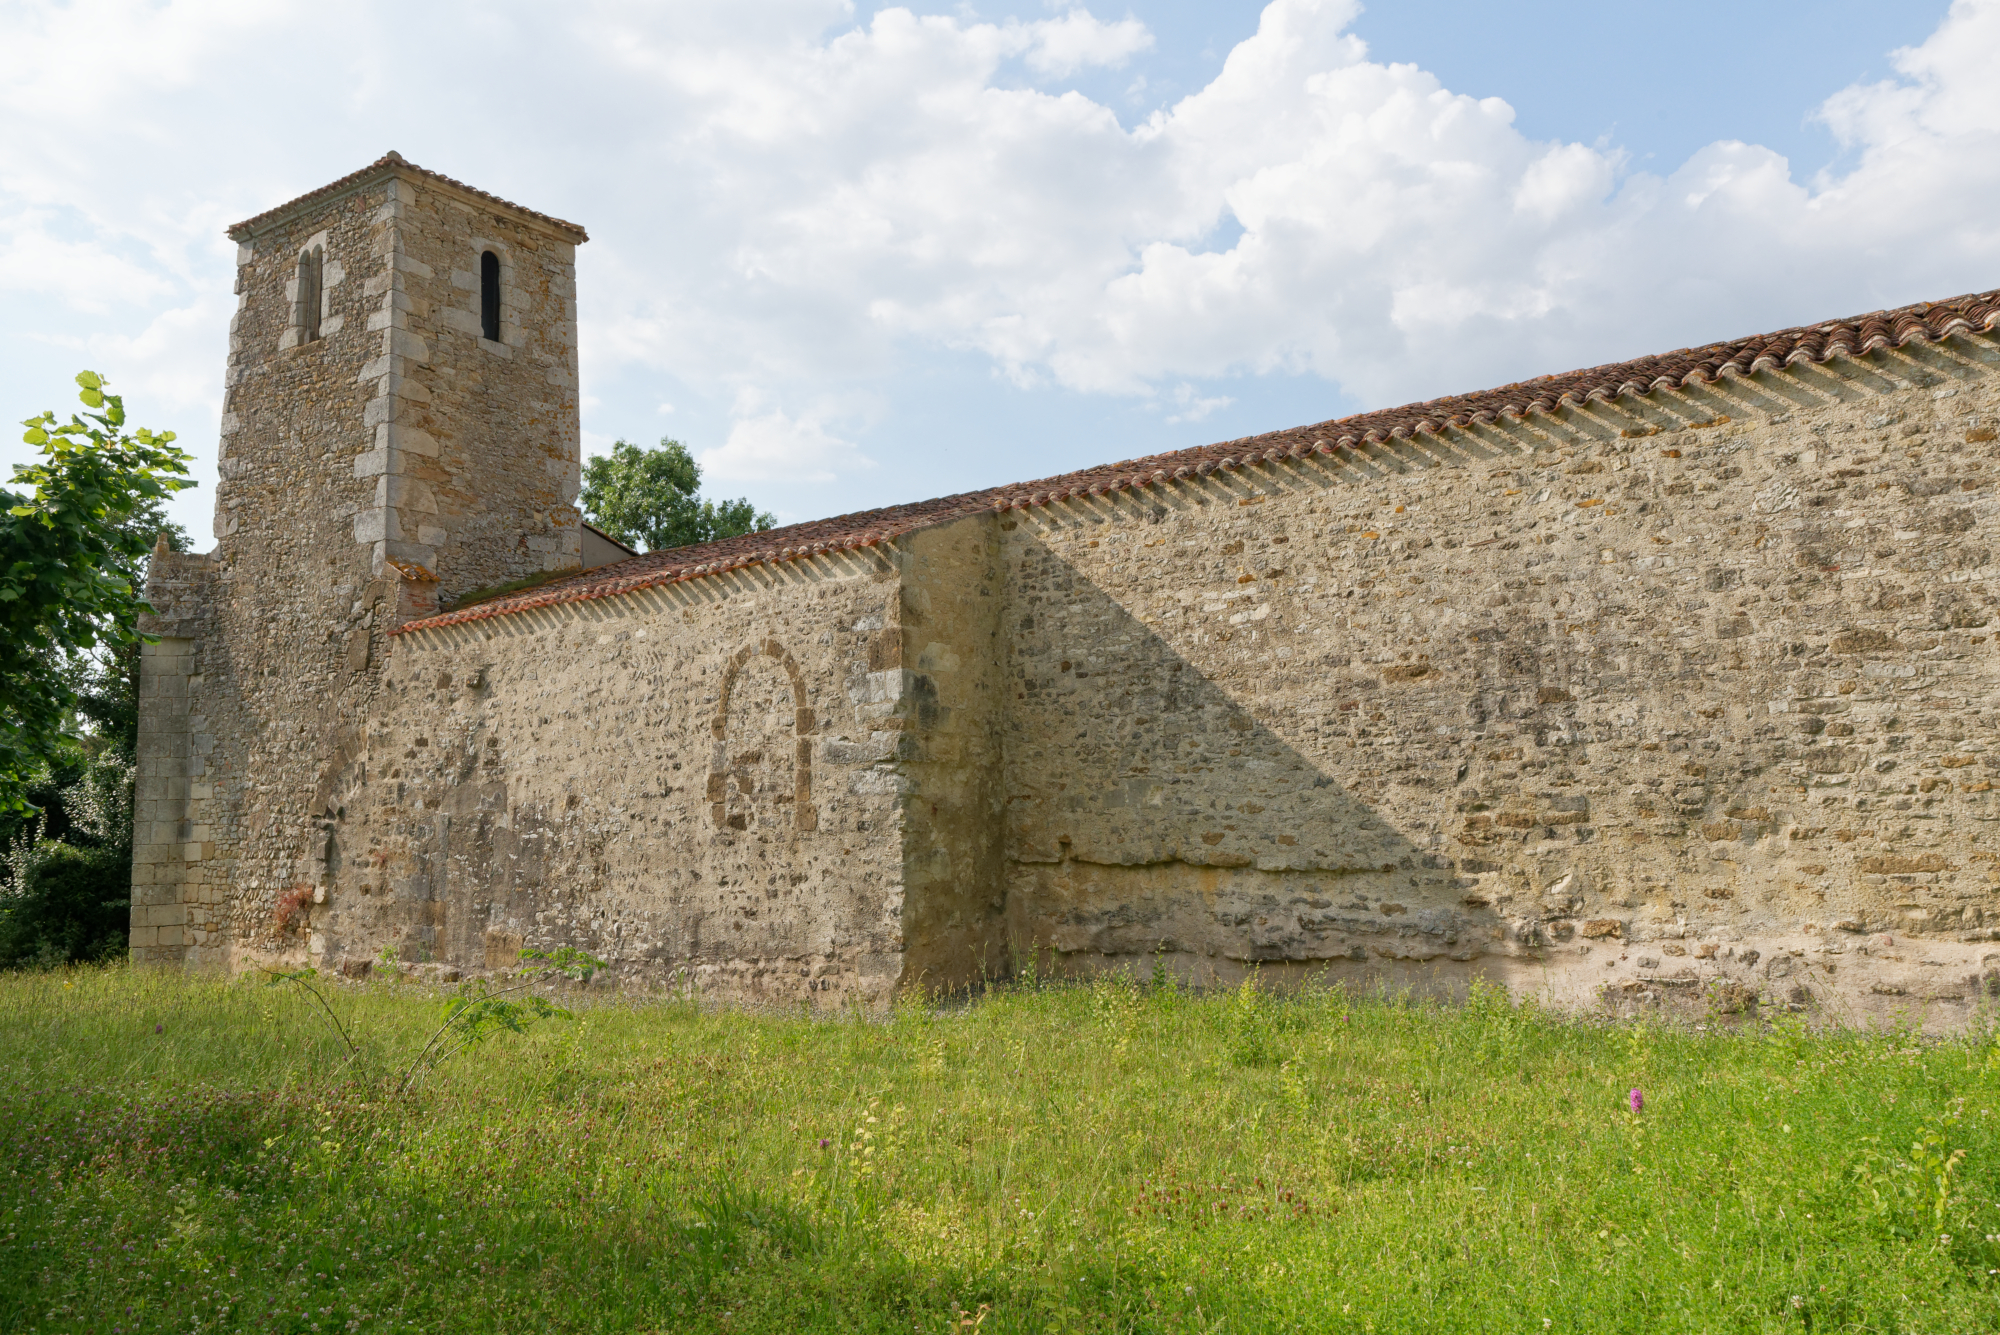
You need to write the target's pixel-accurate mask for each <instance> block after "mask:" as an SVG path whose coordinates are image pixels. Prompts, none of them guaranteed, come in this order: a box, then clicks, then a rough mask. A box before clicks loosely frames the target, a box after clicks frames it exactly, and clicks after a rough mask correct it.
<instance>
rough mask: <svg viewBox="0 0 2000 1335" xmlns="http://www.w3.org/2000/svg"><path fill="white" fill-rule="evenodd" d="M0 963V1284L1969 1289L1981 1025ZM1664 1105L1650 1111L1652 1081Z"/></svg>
mask: <svg viewBox="0 0 2000 1335" xmlns="http://www.w3.org/2000/svg"><path fill="white" fill-rule="evenodd" d="M563 1003H564V1004H565V1005H566V1006H568V1007H570V1008H571V1009H572V1010H573V1011H574V1018H573V1019H571V1020H568V1021H566V1022H565V1021H556V1022H551V1023H548V1024H543V1025H540V1026H537V1027H536V1028H534V1029H532V1030H530V1031H529V1032H527V1033H525V1034H518V1035H517V1034H500V1035H497V1036H496V1037H495V1038H494V1039H493V1041H491V1042H489V1043H487V1044H485V1045H483V1046H482V1047H480V1048H479V1049H478V1050H477V1051H476V1052H473V1053H470V1054H468V1055H467V1056H465V1057H463V1058H461V1059H460V1060H459V1061H457V1062H454V1063H451V1064H449V1065H445V1066H442V1067H440V1068H439V1069H438V1070H437V1071H436V1072H435V1073H434V1074H433V1075H432V1077H431V1078H430V1079H429V1080H428V1081H427V1082H426V1083H424V1084H422V1085H421V1086H419V1087H416V1088H415V1089H413V1090H412V1091H411V1092H409V1093H405V1094H398V1093H396V1092H395V1083H394V1080H393V1073H394V1072H395V1071H396V1070H398V1069H399V1066H400V1064H401V1063H406V1062H407V1061H408V1059H409V1055H410V1054H411V1053H412V1052H414V1051H416V1050H418V1049H419V1048H420V1046H421V1045H422V1044H423V1043H424V1041H425V1039H426V1036H427V1035H429V1034H430V1033H432V1032H433V1031H434V1030H435V1028H436V1025H437V1020H438V1016H439V1009H438V1008H439V998H438V997H437V996H435V995H429V994H425V993H423V992H422V991H421V990H420V989H418V988H416V987H415V986H414V985H412V984H410V983H401V984H376V985H370V986H367V987H354V988H341V989H337V990H333V991H331V992H330V993H329V1004H330V1006H331V1007H332V1009H333V1010H334V1011H335V1012H337V1014H338V1018H339V1024H340V1027H341V1028H342V1029H344V1031H345V1033H346V1034H347V1035H348V1036H350V1037H351V1038H352V1040H353V1043H354V1046H355V1048H356V1049H357V1050H358V1055H357V1054H356V1052H351V1051H350V1050H349V1048H348V1046H347V1044H346V1042H345V1040H343V1038H341V1037H340V1035H339V1034H338V1033H337V1032H336V1028H335V1026H333V1025H329V1024H326V1023H323V1022H322V1020H321V1018H319V1017H316V1016H315V1015H314V1014H313V1013H312V1012H311V1010H310V1007H311V1006H312V1002H311V999H310V998H307V997H305V996H304V995H302V994H301V993H299V992H298V991H297V990H296V989H276V990H274V989H272V988H268V987H264V986H260V985H258V983H257V981H256V980H254V979H252V980H249V981H247V982H243V981H239V982H234V983H225V982H220V981H203V980H199V979H188V978H184V977H181V976H178V975H172V974H167V973H164V972H154V971H144V970H133V969H126V968H121V967H111V968H77V969H71V970H66V971H58V972H49V973H41V974H17V975H13V976H8V977H5V978H0V1330H5V1331H50V1332H53V1331H89V1332H94V1333H95V1335H126V1333H127V1332H141V1331H148V1332H150V1331H297V1332H311V1331H325V1332H334V1331H342V1332H346V1331H367V1332H405V1331H424V1332H440V1331H518V1332H542V1331H564V1332H567V1331H593V1332H594V1331H604V1332H610V1331H620V1332H624V1331H672V1332H683V1331H786V1332H791V1331H843V1332H849V1331H896V1332H909V1331H918V1332H923V1331H930V1332H946V1331H956V1332H961V1333H962V1332H965V1331H969V1330H978V1331H980V1332H982V1333H984V1332H998V1331H1009V1332H1011V1331H1034V1332H1044V1331H1147V1332H1155V1331H1157V1332H1169V1331H1171V1332H1193V1331H1231V1332H1235V1331H1291V1330H1296V1331H1313V1332H1320V1331H1356V1332H1361V1331H1381V1332H1391V1331H1420V1332H1424V1333H1425V1335H1439V1333H1441V1332H1453V1331H1478V1332H1489V1331H1527V1332H1539V1331H1544V1330H1552V1331H1570V1332H1577V1331H1588V1332H1609V1331H1632V1332H1641V1331H1643V1332H1649V1333H1650V1332H1662V1331H1805V1330H1810V1331H1817V1332H1824V1331H1835V1330H1856V1331H1880V1332H1890V1331H1922V1332H1934V1331H1972V1330H1990V1329H1994V1328H1995V1327H1996V1325H2000V1302H1996V1299H2000V1292H1996V1289H1995V1280H1996V1279H2000V1275H1996V1273H1995V1272H1996V1270H2000V1209H1996V1188H2000V1153H1996V1151H2000V1145H1996V1139H2000V1137H1996V1130H1995V1127H1994V1121H1995V1117H1994V1112H1993V1109H1994V1104H1995V1093H1996V1085H2000V1059H1996V1048H1995V1046H1994V1044H1993V1042H1992V1040H1991V1039H1990V1038H1987V1037H1977V1038H1968V1039H1964V1040H1959V1041H1950V1042H1941V1043H1939V1042H1932V1043H1919V1042H1918V1041H1916V1040H1915V1039H1914V1038H1913V1037H1912V1036H1911V1035H1910V1034H1907V1033H1893V1032H1889V1033H1883V1032H1875V1033H1860V1032H1851V1031H1846V1032H1813V1031H1810V1030H1808V1029H1806V1028H1805V1027H1803V1026H1800V1025H1793V1024H1779V1025H1776V1026H1772V1027H1758V1026H1746V1027H1743V1028H1741V1029H1738V1030H1733V1031H1728V1032H1720V1031H1718V1032H1700V1031H1697V1030H1695V1029H1693V1028H1688V1029H1671V1028H1666V1027H1662V1026H1657V1025H1647V1024H1629V1025H1609V1024H1598V1023H1590V1022H1584V1021H1580V1020H1577V1019H1573V1018H1564V1017H1560V1016H1557V1015H1553V1014H1549V1013H1545V1012H1543V1011H1541V1010H1538V1009H1536V1008H1535V1007H1533V1006H1517V1005H1513V1004H1510V1003H1509V1002H1508V1001H1507V1000H1506V999H1505V998H1504V997H1502V996H1499V995H1497V994H1493V993H1480V994H1477V995H1475V996H1474V998H1473V999H1472V1001H1471V1002H1470V1003H1469V1004H1466V1005H1463V1006H1458V1007H1448V1008H1447V1007H1436V1006H1430V1005H1421V1004H1408V1003H1405V1002H1403V1001H1399V1000H1397V999H1395V998H1390V997H1373V998H1360V997H1354V996H1350V995H1347V994H1345V993H1343V992H1341V991H1338V990H1325V989H1316V990H1308V991H1307V992H1306V993H1304V994H1303V995H1300V996H1297V997H1295V998H1288V999H1276V998H1273V997H1271V996H1268V995H1265V994H1263V993H1260V992H1258V991H1256V990H1255V989H1254V988H1252V989H1244V990H1240V991H1236V992H1229V993H1220V994H1211V995H1200V996H1197V995H1190V994H1187V993H1184V992H1182V991H1180V990H1178V989H1176V988H1175V987H1174V986H1173V985H1172V983H1171V981H1170V980H1168V979H1165V978H1164V977H1161V978H1157V979H1155V980H1153V981H1151V982H1139V981H1135V980H1132V979H1119V978H1107V979H1102V980H1099V981H1097V982H1095V983H1093V984H1088V985H1085V984H1073V985H1051V986H1042V987H1036V988H1026V987H1021V988H1016V989H1013V990H1003V991H998V992H994V993H991V994H988V995H986V996H984V997H982V998H981V999H979V1000H978V1001H977V1002H975V1003H973V1004H971V1005H969V1006H963V1007H959V1008H948V1009H937V1008H927V1007H923V1006H918V1005H907V1006H903V1007H900V1008H899V1009H898V1010H897V1011H896V1012H895V1014H894V1015H893V1016H892V1017H891V1018H889V1019H887V1020H885V1021H876V1022H870V1021H861V1020H856V1019H853V1018H849V1019H846V1020H826V1019H819V1020H815V1019H810V1018H806V1017H803V1016H796V1017H785V1016H772V1015H765V1016H753V1015H745V1014H740V1013H717V1012H710V1011H707V1010H704V1009H703V1008H701V1007H699V1006H697V1005H695V1004H692V1003H690V1002H688V1001H686V1000H679V1001H672V1002H658V1001H651V1002H639V1001H635V1000H634V1001H621V1000H617V999H609V1000H601V1001H596V1002H593V1003H591V1004H583V1002H582V1001H581V1000H579V998H578V997H577V996H574V995H572V996H565V997H564V998H563ZM1635 1089H1636V1090H1639V1091H1641V1095H1642V1097H1641V1098H1640V1099H1639V1100H1637V1102H1639V1103H1640V1105H1641V1107H1642V1110H1641V1111H1639V1112H1636V1113H1635V1112H1633V1111H1632V1105H1633V1103H1634V1102H1635V1100H1634V1099H1633V1098H1632V1091H1633V1090H1635Z"/></svg>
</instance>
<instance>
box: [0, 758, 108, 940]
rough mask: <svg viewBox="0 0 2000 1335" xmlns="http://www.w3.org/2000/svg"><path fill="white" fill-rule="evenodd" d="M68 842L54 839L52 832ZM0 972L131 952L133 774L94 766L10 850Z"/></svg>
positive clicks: (1, 893)
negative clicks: (53, 828)
mask: <svg viewBox="0 0 2000 1335" xmlns="http://www.w3.org/2000/svg"><path fill="white" fill-rule="evenodd" d="M52 824H53V825H56V826H57V828H59V829H60V830H61V837H59V838H56V837H50V832H49V827H50V825H52ZM6 853H7V857H6V869H7V878H6V883H5V885H4V887H0V968H21V967H24V966H25V967H33V968H48V967H52V966H54V965H57V964H67V963H83V962H88V961H94V960H106V959H111V958H114V957H116V956H118V955H121V954H123V953H124V951H125V944H126V936H127V926H128V924H129V922H130V920H131V902H132V901H131V884H132V766H131V765H130V764H129V763H127V762H126V760H125V759H124V758H123V757H122V756H120V755H118V754H116V753H106V754H103V755H100V756H97V757H96V758H94V759H92V760H90V761H89V762H88V763H87V765H86V766H85V767H84V768H83V770H82V772H81V775H80V776H79V777H78V778H77V779H76V781H75V782H74V783H71V784H68V785H66V786H64V787H62V788H61V789H59V790H58V791H57V792H56V793H55V794H54V797H53V800H51V801H49V802H48V803H47V804H46V815H45V817H44V819H43V820H42V821H39V822H37V824H36V825H35V826H34V827H33V828H31V829H28V830H26V831H23V832H22V833H21V834H20V836H19V837H18V838H17V839H16V841H15V842H14V843H13V845H12V846H11V847H9V848H8V849H7V850H6Z"/></svg>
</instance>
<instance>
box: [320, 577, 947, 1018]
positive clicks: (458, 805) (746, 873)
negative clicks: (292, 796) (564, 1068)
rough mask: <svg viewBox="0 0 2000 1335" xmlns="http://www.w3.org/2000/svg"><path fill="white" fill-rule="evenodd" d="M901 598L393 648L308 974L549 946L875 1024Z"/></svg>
mask: <svg viewBox="0 0 2000 1335" xmlns="http://www.w3.org/2000/svg"><path fill="white" fill-rule="evenodd" d="M898 587H899V586H898V582H897V580H896V578H895V568H894V566H893V565H891V564H890V563H888V562H887V561H884V560H877V559H873V558H868V557H855V558H850V559H848V560H845V561H842V562H837V563H836V562H827V563H823V565H822V566H821V567H820V568H819V569H817V570H816V571H814V572H813V573H812V574H810V575H807V574H806V573H805V572H803V571H801V570H798V569H790V570H787V571H786V572H783V574H782V575H781V576H773V575H771V574H769V573H768V572H767V573H765V574H763V575H761V576H760V575H757V574H743V575H739V576H736V577H733V578H717V579H715V580H708V581H702V582H701V583H700V584H699V585H697V586H679V587H674V588H669V589H664V590H655V591H649V592H646V593H642V594H636V595H629V596H626V597H622V598H618V599H613V600H608V601H607V602H605V603H601V604H568V605H563V606H559V607H557V608H554V609H550V610H548V611H545V612H540V613H533V614H524V615H516V616H511V617H501V618H495V619H493V620H491V621H486V622H474V623H470V624H469V625H467V626H463V627H446V628H442V629H438V630H425V631H417V632H413V633H411V634H408V635H404V636H399V637H397V639H396V641H395V643H394V647H393V650H392V652H391V654H390V656H389V659H388V662H387V664H386V666H385V669H384V677H383V694H382V697H381V704H380V707H379V710H378V712H377V714H376V715H375V716H374V717H373V718H371V719H370V720H369V723H368V727H367V732H366V736H365V738H364V740H363V744H362V746H361V748H360V749H359V750H358V751H356V752H355V753H354V754H353V756H352V757H351V758H350V760H349V762H348V764H347V765H346V767H345V768H344V769H343V770H342V771H341V773H340V774H339V775H338V777H337V781H336V783H335V784H334V787H333V800H332V808H333V810H334V812H335V819H334V821H333V822H332V823H331V835H332V839H331V844H330V849H329V860H328V875H327V880H326V884H327V894H326V904H325V906H324V907H323V908H321V909H318V910H315V912H314V915H313V920H312V925H311V928H310V931H311V932H312V933H313V934H314V938H315V939H314V940H313V941H311V942H310V944H311V945H312V947H313V950H314V953H316V954H318V955H319V956H320V957H322V958H324V959H325V960H327V961H328V962H329V963H332V964H344V965H345V966H346V967H347V968H348V969H349V971H350V972H353V971H357V970H359V969H360V968H361V967H362V966H363V965H365V964H367V963H369V962H370V961H373V960H375V959H377V958H379V957H380V955H381V953H382V952H383V951H384V950H386V949H393V950H395V951H396V953H397V955H398V957H399V958H400V959H401V960H402V961H404V962H407V963H414V962H420V961H435V962H437V963H438V964H440V965H442V966H444V967H446V968H447V969H453V970H478V969H486V968H500V967H505V966H509V965H512V964H513V963H514V960H515V957H516V953H517V952H518V951H519V950H520V948H521V947H522V946H523V945H524V944H526V945H536V946H546V945H550V944H554V943H558V942H565V943H570V944H575V945H579V946H583V947H585V948H587V949H590V950H592V951H594V952H596V953H597V954H599V955H602V956H604V957H605V958H607V959H609V960H610V961H611V962H612V964H613V976H614V977H616V978H617V979H619V980H620V981H621V982H624V983H626V984H629V985H637V986H664V987H687V986H692V987H695V988H698V989H700V990H702V991H703V992H705V993H708V994H710V995H714V996H719V997H725V998H732V999H737V1000H749V1001H758V1002H764V1003H777V1002H783V1003H795V1002H799V1001H807V1002H811V1003H813V1004H815V1005H820V1006H826V1007H840V1006H846V1005H850V1004H862V1005H866V1006H878V1005H880V1004H882V1003H883V1002H885V1001H886V1000H887V998H888V997H889V995H890V994H891V992H892V991H893V990H894V989H895V988H896V987H897V986H898V984H899V983H900V981H901V970H902V959H903V954H904V949H905V942H904V935H903V930H904V924H903V921H902V915H903V886H902V858H901V855H900V850H901V844H902V831H901V821H900V815H899V811H898V796H897V789H898V784H897V782H896V776H895V774H894V772H893V765H894V739H896V738H899V737H901V736H904V735H906V734H905V733H904V732H903V725H904V724H905V723H906V721H907V722H908V723H910V724H912V725H913V724H914V722H915V720H914V718H907V719H906V715H908V714H909V713H910V712H911V711H913V710H914V708H915V701H914V697H913V696H912V694H911V693H910V692H909V691H908V690H906V689H905V688H904V684H903V681H902V673H901V672H900V670H899V669H897V668H894V667H890V668H886V669H885V668H882V667H880V666H877V665H879V664H881V663H882V662H883V661H884V659H885V657H886V658H890V659H893V658H894V657H895V654H894V653H893V652H890V651H889V650H887V649H885V644H889V645H893V644H894V643H895V642H896V638H897V636H898V635H899V631H898V629H897V624H898V619H899V607H898ZM307 944H308V942H307V940H306V938H305V937H304V936H303V935H301V936H300V937H299V938H298V945H299V946H305V945H307Z"/></svg>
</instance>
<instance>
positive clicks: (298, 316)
mask: <svg viewBox="0 0 2000 1335" xmlns="http://www.w3.org/2000/svg"><path fill="white" fill-rule="evenodd" d="M325 280H326V251H325V249H324V248H322V247H320V246H314V247H313V248H312V249H311V250H302V251H300V252H299V296H298V302H297V304H296V306H295V307H294V312H295V317H294V319H293V321H292V323H293V324H296V325H297V326H298V327H299V342H301V343H311V342H313V341H314V340H316V339H317V338H318V337H319V314H320V311H319V308H320V304H321V295H320V294H321V293H322V292H324V291H325V287H326V281H325Z"/></svg>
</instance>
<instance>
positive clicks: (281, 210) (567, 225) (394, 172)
mask: <svg viewBox="0 0 2000 1335" xmlns="http://www.w3.org/2000/svg"><path fill="white" fill-rule="evenodd" d="M386 176H401V177H404V178H407V179H410V180H418V181H429V182H431V183H433V184H435V185H442V186H445V187H447V188H449V189H451V190H454V191H456V192H458V193H460V194H463V195H466V196H469V197H471V198H473V199H476V200H478V201H480V202H481V203H484V204H490V205H492V206H494V207H496V208H499V209H502V210H505V211H506V212H508V213H512V214H516V215H518V216H519V217H522V218H526V219H529V220H530V221H533V222H536V223H539V224H541V225H542V226H543V227H546V228H549V229H550V230H552V231H554V232H556V233H557V234H558V235H560V236H561V237H562V238H563V239H564V240H566V241H568V242H570V243H571V244H572V245H582V244H583V243H584V242H585V241H588V240H590V235H589V233H587V232H585V231H584V230H583V228H582V227H580V226H578V225H577V224H576V223H573V222H568V221H565V220H564V219H561V218H556V217H552V216H551V215H549V214H546V213H537V212H536V211H535V210H533V209H529V208H523V207H521V206H520V205H519V204H516V203H514V202H513V201H511V200H505V199H502V198H500V196H498V195H490V194H488V193H486V192H485V191H484V190H481V189H479V188H478V187H477V186H471V185H467V184H466V183H465V182H463V181H455V180H453V179H452V178H451V177H449V176H446V175H444V174H443V173H441V172H434V171H431V170H430V169H429V168H426V167H419V166H418V165H417V164H416V163H414V162H411V161H410V160H409V159H408V158H406V157H404V156H403V155H402V154H401V153H398V152H396V150H394V149H393V148H392V149H390V150H389V151H388V152H387V153H384V154H383V155H382V156H381V157H379V158H377V159H375V161H373V162H371V163H369V164H368V165H367V166H366V167H363V168H362V169H361V170H360V171H358V172H349V173H348V174H347V175H345V176H343V177H341V178H340V179H339V180H337V181H330V182H328V183H327V184H325V185H323V186H321V187H320V188H319V189H317V190H308V191H307V192H306V193H305V194H303V195H300V196H299V197H298V198H297V199H293V200H287V201H286V202H285V203H283V204H280V205H278V207H276V208H274V209H266V210H264V212H262V213H260V214H258V215H257V216H256V217H254V218H245V219H244V220H243V221H242V222H240V223H236V224H234V225H233V226H231V227H230V228H229V238H230V240H232V241H248V240H249V239H250V238H251V237H253V236H255V235H256V234H257V233H259V232H261V231H265V230H267V229H268V228H270V227H272V226H274V225H276V224H277V223H280V222H283V221H285V220H286V219H288V218H290V217H292V216H294V215H295V214H298V213H299V212H301V211H303V210H305V209H307V208H310V207H312V206H314V205H318V204H323V203H325V202H327V201H328V200H331V199H336V198H338V197H339V196H341V195H344V194H346V193H348V192H349V191H351V190H357V189H360V188H361V187H362V186H365V185H371V184H373V183H374V182H376V181H378V180H381V179H382V178H383V177H386Z"/></svg>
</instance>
